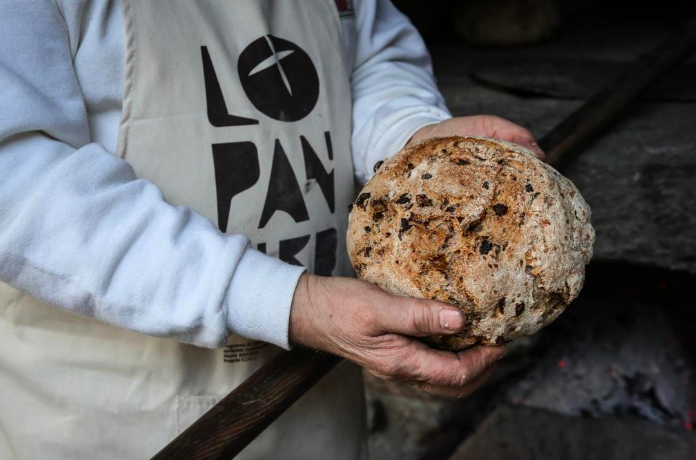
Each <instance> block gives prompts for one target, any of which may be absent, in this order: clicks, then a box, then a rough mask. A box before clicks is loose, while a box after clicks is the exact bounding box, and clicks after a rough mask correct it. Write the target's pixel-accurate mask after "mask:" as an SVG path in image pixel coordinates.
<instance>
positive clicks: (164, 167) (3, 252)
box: [0, 0, 538, 460]
mask: <svg viewBox="0 0 696 460" xmlns="http://www.w3.org/2000/svg"><path fill="white" fill-rule="evenodd" d="M0 41H1V42H2V43H3V46H2V47H0V88H2V91H1V92H0V171H2V180H0V280H1V281H2V283H0V337H2V344H3V345H2V347H0V368H1V369H2V372H0V388H2V391H1V392H0V458H3V459H11V458H19V459H38V458H45V459H49V458H50V459H57V460H60V459H70V460H80V459H93V458H101V459H112V458H113V459H121V460H123V459H135V458H138V459H141V458H149V457H150V456H152V455H153V454H155V453H156V452H157V451H159V449H161V448H162V447H163V446H164V445H166V444H167V443H168V442H169V441H171V440H172V439H173V438H174V437H175V436H176V435H177V434H178V433H180V432H181V431H182V430H184V429H185V428H186V427H187V426H189V425H190V424H191V423H192V422H193V421H195V420H196V419H197V418H198V417H200V416H201V415H202V414H203V413H205V412H206V411H207V410H208V409H209V408H210V407H211V406H212V405H214V404H215V403H216V402H217V401H219V400H220V399H221V398H222V397H223V396H225V395H226V394H227V393H228V392H230V391H231V390H232V389H234V388H235V387H236V386H237V385H239V384H240V383H241V382H242V381H244V380H245V379H246V378H247V377H248V376H249V375H250V374H251V373H252V372H253V371H254V370H256V369H257V368H258V367H260V366H261V365H262V364H263V363H264V362H265V361H267V360H268V359H270V358H271V357H272V356H274V355H275V354H276V353H278V352H279V350H280V349H282V348H285V349H288V348H290V347H291V346H293V345H294V346H306V347H311V348H314V349H317V350H323V351H327V352H330V353H335V354H337V355H339V356H342V357H345V358H347V359H348V360H350V361H352V363H356V364H358V365H360V366H362V367H364V368H365V369H367V370H368V371H369V372H371V373H373V374H375V375H377V376H380V377H384V378H388V379H394V380H399V381H404V382H409V383H412V384H415V385H418V386H420V387H421V388H423V389H424V390H426V391H429V392H431V393H434V394H440V395H449V396H463V395H466V394H468V393H469V392H471V391H473V390H474V389H475V388H476V387H477V386H479V385H480V384H481V383H482V381H483V380H484V379H485V377H486V375H487V373H488V372H490V371H489V370H487V369H490V365H491V364H492V363H493V362H495V361H496V360H498V359H499V358H501V357H502V356H503V354H504V353H505V350H504V347H491V348H475V349H472V350H468V351H464V352H461V353H451V352H442V351H435V350H431V349H428V348H427V347H426V346H425V345H423V344H422V343H420V342H419V341H418V340H417V339H415V338H414V337H418V336H423V335H427V334H448V333H454V332H456V331H457V330H459V329H460V328H461V327H462V323H463V318H462V314H461V313H460V311H459V310H458V309H456V308H454V307H452V306H450V305H446V304H441V303H438V302H435V301H428V300H417V299H408V298H404V297H396V296H391V295H389V294H387V293H385V292H383V291H381V290H380V289H378V288H377V287H375V286H372V285H369V284H367V283H365V282H361V281H358V280H355V279H350V278H349V277H348V275H349V274H350V273H351V271H350V267H349V261H348V258H347V254H346V250H345V241H344V239H345V237H344V235H345V231H346V227H347V213H348V205H349V204H350V203H351V201H352V199H353V198H354V193H355V189H354V176H355V177H357V178H358V179H359V180H360V181H365V180H367V179H368V178H369V177H370V175H371V174H372V172H371V171H372V165H374V164H375V163H376V162H377V161H379V160H382V159H384V158H386V157H388V156H390V155H393V154H394V153H395V152H397V151H398V150H399V149H400V148H401V147H402V146H403V145H404V144H406V143H407V142H408V141H409V140H410V141H411V142H413V141H417V140H419V139H424V138H428V137H432V136H444V135H453V134H479V135H486V136H491V137H497V138H501V139H505V140H509V141H513V142H517V143H520V144H523V145H526V146H528V147H530V148H533V149H536V145H535V144H534V140H533V138H532V136H531V134H530V133H529V131H527V130H526V129H524V128H521V127H519V126H517V125H514V124H512V123H510V122H507V121H505V120H503V119H500V118H496V117H492V116H472V117H463V118H452V117H451V115H450V113H449V112H448V111H447V109H446V107H445V103H444V101H443V98H442V96H441V95H440V94H439V92H438V90H437V86H436V84H435V81H434V78H433V75H432V71H431V65H430V61H429V56H428V53H427V51H426V48H425V46H424V43H423V42H422V40H421V38H420V37H419V35H418V33H417V32H416V30H415V29H414V28H413V26H412V25H411V24H410V23H409V21H408V20H407V19H406V18H405V17H404V16H403V15H401V14H400V13H399V12H398V11H397V10H396V8H395V7H394V6H393V5H392V4H391V3H390V1H389V0H353V1H347V0H342V1H341V0H338V1H331V0H302V1H286V0H283V1H280V0H275V1H274V0H257V1H254V2H248V1H243V0H229V1H226V2H212V1H204V0H199V1H191V0H166V1H165V0H151V1H133V0H121V1H119V0H69V1H68V0H4V1H3V2H2V3H0ZM537 150H538V149H537ZM361 382H362V381H361V374H360V371H359V368H358V367H357V366H355V364H350V363H348V364H345V365H342V366H340V367H339V368H338V369H337V370H335V371H334V372H333V373H331V374H330V375H329V376H328V377H327V378H325V379H324V380H323V381H322V382H321V383H320V384H319V385H317V386H316V387H315V388H313V389H312V390H310V391H309V392H308V393H307V394H306V395H305V396H304V397H303V398H302V399H301V400H300V401H299V402H298V403H296V404H295V405H294V406H293V407H292V408H290V410H288V412H286V413H285V414H284V415H283V416H281V417H280V418H279V419H278V420H277V421H276V422H275V423H274V424H273V425H272V426H271V427H269V428H268V429H267V430H266V431H265V432H264V433H263V434H262V435H261V436H260V437H259V438H258V439H256V440H255V441H254V442H253V443H252V444H251V445H250V446H249V447H248V448H247V449H246V450H245V451H244V452H243V454H242V455H241V456H240V457H239V458H263V459H270V458H283V459H295V458H297V459H300V458H301V459H308V458H331V459H357V458H365V457H366V455H367V452H366V448H365V432H364V431H365V430H364V418H365V414H364V400H363V390H362V386H361V385H362V383H361Z"/></svg>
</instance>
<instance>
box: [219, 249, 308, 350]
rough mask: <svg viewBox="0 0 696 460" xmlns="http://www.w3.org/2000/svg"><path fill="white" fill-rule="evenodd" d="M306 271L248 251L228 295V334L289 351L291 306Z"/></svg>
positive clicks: (225, 305)
mask: <svg viewBox="0 0 696 460" xmlns="http://www.w3.org/2000/svg"><path fill="white" fill-rule="evenodd" d="M304 271H305V269H304V268H303V267H296V266H294V265H290V264H286V263H285V262H281V261H280V260H278V259H276V258H275V257H270V256H267V255H265V254H263V253H261V252H259V251H256V250H255V249H251V248H247V250H246V251H245V252H244V255H242V258H241V259H240V261H239V264H238V265H237V268H236V269H235V272H234V275H233V276H232V280H231V282H230V286H229V287H228V288H227V293H226V294H225V302H224V308H225V309H226V310H227V329H228V330H229V332H230V333H232V334H238V335H241V336H242V337H246V338H248V339H253V340H260V341H263V342H268V343H272V344H274V345H278V346H279V347H282V348H285V349H286V350H289V349H290V342H289V340H288V328H289V322H290V307H291V306H292V298H293V295H294V293H295V287H297V281H298V280H299V279H300V276H301V275H302V273H304Z"/></svg>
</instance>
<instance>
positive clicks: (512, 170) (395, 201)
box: [347, 137, 594, 350]
mask: <svg viewBox="0 0 696 460" xmlns="http://www.w3.org/2000/svg"><path fill="white" fill-rule="evenodd" d="M375 171H376V174H375V176H374V177H373V178H372V179H370V181H369V182H368V183H367V184H366V185H365V187H364V188H363V190H362V192H361V193H360V194H359V195H358V198H357V199H356V200H355V203H354V204H353V206H352V207H351V213H350V223H349V227H348V235H347V245H348V252H349V254H350V258H351V262H352V264H353V267H354V268H355V270H356V272H357V274H358V276H359V277H360V278H361V279H363V280H366V281H369V282H372V283H375V284H377V285H378V286H380V287H381V288H382V289H384V290H386V291H387V292H390V293H392V294H398V295H405V296H410V297H419V298H428V299H436V300H440V301H442V302H447V303H450V304H452V305H456V306H458V307H459V308H460V309H461V310H462V311H463V312H464V313H465V318H466V326H465V329H464V331H463V332H461V333H458V334H456V335H448V336H433V337H428V338H427V339H426V340H427V341H428V342H429V343H431V344H432V345H434V346H436V347H438V348H443V349H448V350H461V349H464V348H467V347H469V346H472V345H475V344H483V345H494V344H501V343H505V342H508V341H510V340H512V339H514V338H516V337H519V336H523V335H530V334H533V333H535V332H537V331H538V330H539V329H541V328H542V327H544V326H546V325H548V324H549V323H551V322H552V321H553V320H554V319H556V318H557V317H558V315H560V314H561V312H563V310H564V309H565V307H566V306H567V305H568V304H569V303H570V302H571V301H572V300H573V299H575V297H577V295H578V294H579V292H580V289H581V288H582V284H583V281H584V278H585V265H586V264H587V263H588V262H589V261H590V258H591V257H592V244H593V242H594V230H593V229H592V225H591V224H590V208H589V207H588V205H587V203H586V202H585V200H584V199H583V198H582V196H580V193H579V192H578V190H577V188H575V186H574V185H573V183H572V182H570V181H569V180H568V179H566V178H565V177H563V176H562V175H561V174H559V173H558V172H557V171H556V170H555V169H553V168H552V167H550V166H549V165H547V164H546V163H544V162H543V161H541V160H539V159H538V158H537V157H536V156H535V155H534V154H533V153H532V152H530V151H528V150H526V149H524V148H522V147H519V146H516V145H514V144H510V143H507V142H502V141H498V140H493V139H487V138H481V137H448V138H435V139H429V140H426V141H423V142H420V143H417V144H414V145H412V146H409V147H407V148H405V149H403V150H402V151H400V152H399V153H398V154H396V155H395V156H394V157H392V158H390V159H388V160H386V161H385V162H380V163H377V164H376V165H375Z"/></svg>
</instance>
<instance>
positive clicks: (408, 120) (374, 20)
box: [351, 0, 451, 181]
mask: <svg viewBox="0 0 696 460" xmlns="http://www.w3.org/2000/svg"><path fill="white" fill-rule="evenodd" d="M354 41H355V44H354V50H355V54H354V60H353V72H352V78H351V85H352V91H353V138H352V147H353V156H354V163H355V172H356V176H357V177H358V179H359V180H361V181H366V180H367V179H369V178H370V177H371V176H372V174H373V172H372V167H373V165H374V164H375V163H376V162H377V161H379V160H383V159H385V158H388V157H389V156H391V155H393V154H394V153H396V152H397V151H398V150H399V149H401V148H402V147H403V146H404V145H405V144H406V142H407V141H408V140H409V139H410V138H411V136H412V135H413V134H414V133H415V132H416V131H417V130H418V129H419V128H421V127H423V126H425V125H429V124H433V123H438V122H440V121H442V120H446V119H448V118H450V117H451V115H450V113H449V111H448V110H447V107H446V106H445V101H444V99H443V97H442V95H441V94H440V92H439V91H438V89H437V84H436V83H435V78H434V76H433V72H432V66H431V62H430V55H429V54H428V51H427V49H426V47H425V44H424V43H423V40H422V38H421V37H420V35H419V33H418V31H417V30H416V28H415V27H414V26H413V25H412V24H411V22H410V21H409V20H408V18H406V16H404V15H403V14H402V13H401V12H399V11H398V10H397V9H396V7H394V5H393V4H392V3H391V1H390V0H360V1H356V2H355V38H354Z"/></svg>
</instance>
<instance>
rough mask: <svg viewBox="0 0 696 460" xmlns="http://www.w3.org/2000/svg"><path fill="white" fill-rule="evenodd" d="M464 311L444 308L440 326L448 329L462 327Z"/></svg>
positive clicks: (452, 329)
mask: <svg viewBox="0 0 696 460" xmlns="http://www.w3.org/2000/svg"><path fill="white" fill-rule="evenodd" d="M463 322H464V320H463V318H462V313H461V312H460V311H458V310H448V309H443V310H441V311H440V326H442V328H443V329H447V330H448V331H458V330H460V329H461V328H462V323H463Z"/></svg>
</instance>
